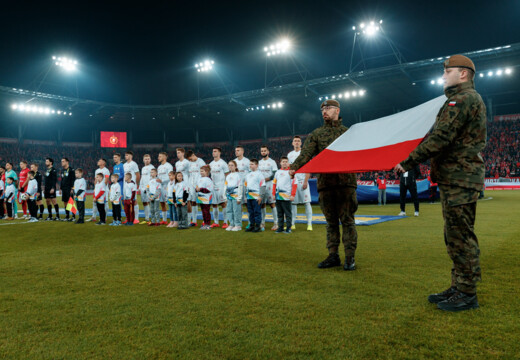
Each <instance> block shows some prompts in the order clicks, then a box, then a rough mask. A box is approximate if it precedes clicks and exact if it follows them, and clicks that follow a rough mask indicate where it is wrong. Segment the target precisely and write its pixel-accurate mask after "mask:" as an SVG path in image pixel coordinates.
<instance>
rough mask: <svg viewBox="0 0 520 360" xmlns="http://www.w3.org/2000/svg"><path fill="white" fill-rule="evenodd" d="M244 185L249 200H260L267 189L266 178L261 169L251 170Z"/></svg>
mask: <svg viewBox="0 0 520 360" xmlns="http://www.w3.org/2000/svg"><path fill="white" fill-rule="evenodd" d="M244 187H245V189H246V196H247V199H248V200H251V199H255V200H258V199H259V198H260V197H261V196H262V195H263V192H264V191H265V178H264V177H263V175H262V173H261V172H260V171H258V170H257V171H251V172H249V173H248V174H247V175H246V178H245V180H244Z"/></svg>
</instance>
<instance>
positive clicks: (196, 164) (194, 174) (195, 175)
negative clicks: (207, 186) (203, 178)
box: [188, 158, 206, 187]
mask: <svg viewBox="0 0 520 360" xmlns="http://www.w3.org/2000/svg"><path fill="white" fill-rule="evenodd" d="M204 165H206V163H205V162H204V160H202V159H201V158H197V160H196V161H190V167H189V172H190V180H189V181H188V183H189V184H190V185H191V186H193V187H195V186H197V182H198V181H199V179H200V168H201V167H203V166H204Z"/></svg>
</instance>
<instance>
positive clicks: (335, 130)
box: [291, 118, 357, 191]
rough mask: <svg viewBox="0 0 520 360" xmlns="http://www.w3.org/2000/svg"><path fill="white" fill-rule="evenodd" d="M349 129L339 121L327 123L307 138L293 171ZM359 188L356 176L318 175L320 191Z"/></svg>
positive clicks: (293, 164)
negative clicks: (336, 188) (345, 187)
mask: <svg viewBox="0 0 520 360" xmlns="http://www.w3.org/2000/svg"><path fill="white" fill-rule="evenodd" d="M347 130H348V128H347V127H346V126H344V125H343V124H342V123H341V118H339V120H338V121H325V123H324V124H323V125H322V126H320V127H319V128H317V129H315V130H314V131H313V132H311V133H310V134H309V136H307V139H305V143H304V144H303V147H302V150H301V152H300V156H298V157H297V158H296V160H294V162H293V163H292V165H291V170H298V169H299V168H301V167H302V166H303V165H305V164H306V163H307V162H309V161H310V160H311V159H312V158H313V157H314V156H316V155H318V154H319V153H320V152H322V151H323V150H324V149H325V148H326V147H327V146H329V145H330V144H332V142H333V141H334V140H336V139H337V138H338V137H340V136H341V135H342V134H343V133H344V132H345V131H347ZM344 186H350V187H354V188H355V187H357V179H356V175H355V174H318V191H320V190H324V189H327V188H335V187H344Z"/></svg>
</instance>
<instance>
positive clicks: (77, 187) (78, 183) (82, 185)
mask: <svg viewBox="0 0 520 360" xmlns="http://www.w3.org/2000/svg"><path fill="white" fill-rule="evenodd" d="M81 190H83V192H82V193H81V194H78V193H79V192H80V191H81ZM86 192H87V182H86V181H85V179H83V178H81V179H76V180H74V195H75V196H76V197H77V198H78V201H85V196H86V195H87V194H86Z"/></svg>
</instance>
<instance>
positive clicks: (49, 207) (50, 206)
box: [47, 205, 52, 217]
mask: <svg viewBox="0 0 520 360" xmlns="http://www.w3.org/2000/svg"><path fill="white" fill-rule="evenodd" d="M47 211H48V212H49V217H52V205H47Z"/></svg>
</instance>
